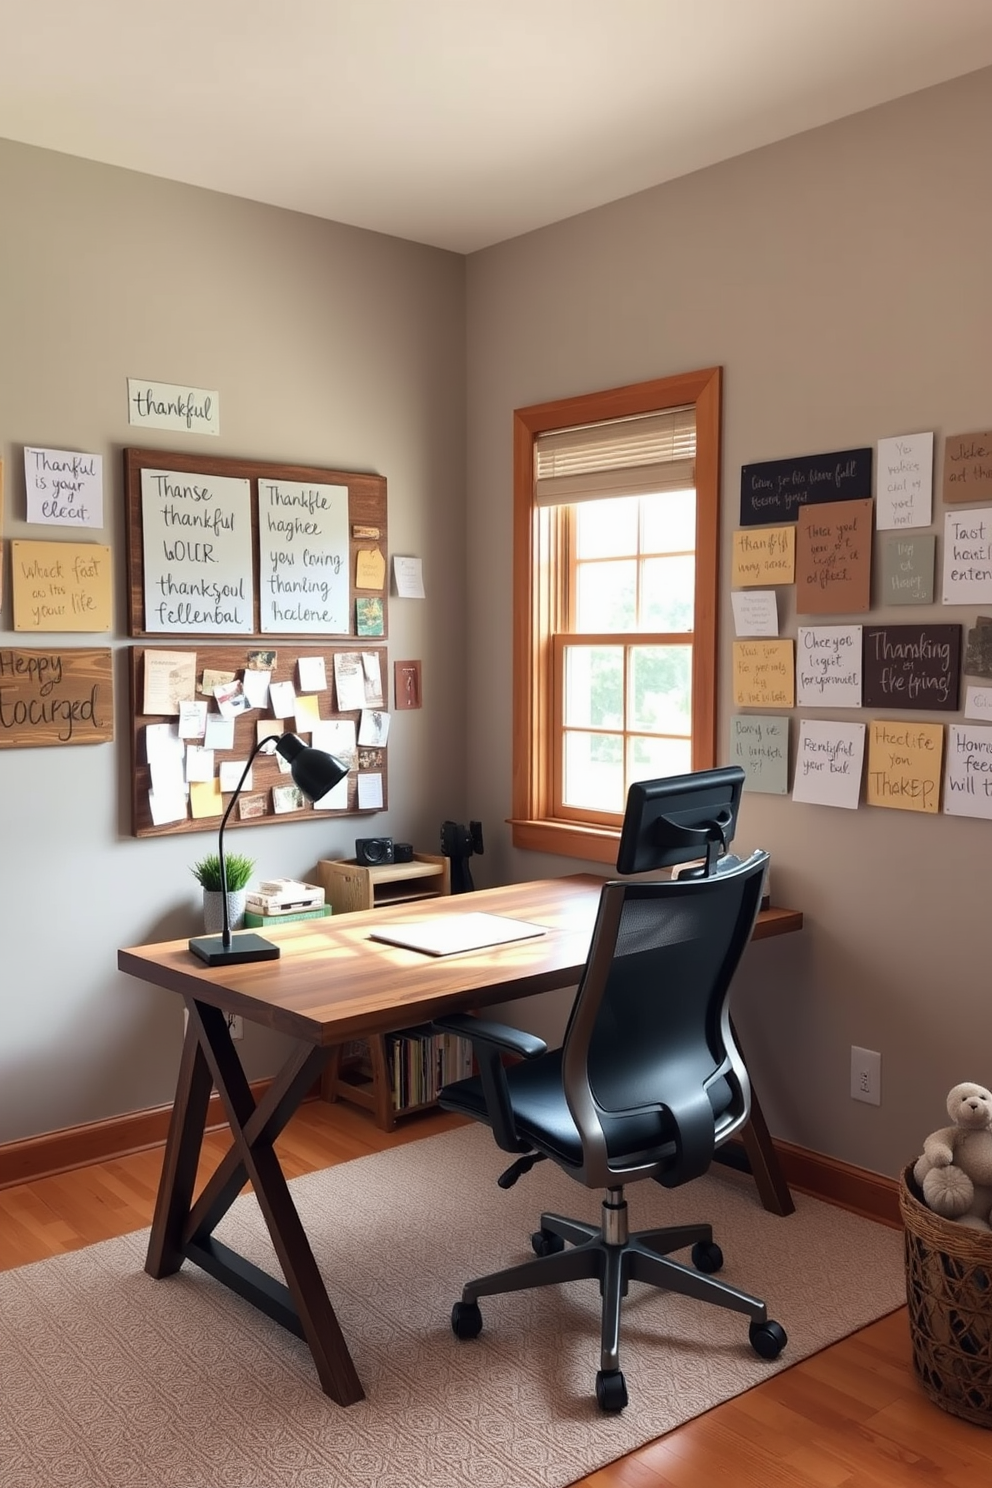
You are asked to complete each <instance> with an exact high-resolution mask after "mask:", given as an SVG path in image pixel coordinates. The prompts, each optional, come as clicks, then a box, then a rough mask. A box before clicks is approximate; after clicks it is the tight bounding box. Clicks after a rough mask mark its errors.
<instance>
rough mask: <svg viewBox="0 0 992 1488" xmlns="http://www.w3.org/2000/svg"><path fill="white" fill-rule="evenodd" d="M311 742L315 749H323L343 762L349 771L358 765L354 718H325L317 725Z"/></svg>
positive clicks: (314, 727)
mask: <svg viewBox="0 0 992 1488" xmlns="http://www.w3.org/2000/svg"><path fill="white" fill-rule="evenodd" d="M310 742H311V744H312V745H313V747H314V749H323V750H325V751H326V752H327V753H328V754H333V755H334V757H335V759H339V760H341V761H342V762H343V763H344V764H346V765H347V766H348V767H349V769H352V770H354V769H356V768H357V765H358V742H357V740H356V737H355V722H354V719H352V718H325V719H321V721H320V722H319V723H315V724H314V726H313V728H312V730H311V738H310Z"/></svg>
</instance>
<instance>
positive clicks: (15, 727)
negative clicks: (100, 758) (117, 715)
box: [0, 646, 114, 749]
mask: <svg viewBox="0 0 992 1488" xmlns="http://www.w3.org/2000/svg"><path fill="white" fill-rule="evenodd" d="M113 737H114V674H113V664H112V657H111V653H110V651H109V649H107V650H99V651H83V650H77V649H76V648H75V647H61V646H52V647H51V648H50V649H43V648H41V647H39V648H38V649H36V650H31V651H15V650H12V649H11V647H9V646H4V647H2V648H0V749H29V748H33V747H34V746H36V745H40V744H104V743H107V742H108V741H109V740H111V739H112V738H113Z"/></svg>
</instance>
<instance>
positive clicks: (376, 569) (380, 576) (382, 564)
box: [355, 548, 386, 589]
mask: <svg viewBox="0 0 992 1488" xmlns="http://www.w3.org/2000/svg"><path fill="white" fill-rule="evenodd" d="M385 578H386V560H385V558H383V556H382V553H381V552H380V551H379V549H378V548H359V550H358V555H357V557H356V558H355V588H356V589H381V588H382V586H383V583H384V582H385Z"/></svg>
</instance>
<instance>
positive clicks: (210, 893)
mask: <svg viewBox="0 0 992 1488" xmlns="http://www.w3.org/2000/svg"><path fill="white" fill-rule="evenodd" d="M224 863H225V867H226V869H227V917H228V923H229V924H230V927H231V929H232V930H240V929H241V927H242V926H243V925H244V922H245V901H246V899H247V897H248V884H249V882H250V881H251V876H252V873H253V872H254V870H255V859H254V858H248V857H245V855H244V853H225V854H224ZM190 872H191V873H192V874H193V877H194V878H195V879H196V881H197V883H198V884H199V885H200V887H201V888H202V889H203V928H204V930H205V931H206V932H207V934H208V935H210V934H213V933H214V932H216V931H219V930H221V929H222V928H223V924H224V910H223V884H222V883H221V875H220V855H219V854H218V853H215V852H213V853H206V854H205V856H204V857H202V858H200V859H199V860H198V861H197V862H195V863H192V864H191V865H190Z"/></svg>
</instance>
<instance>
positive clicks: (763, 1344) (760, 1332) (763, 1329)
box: [748, 1318, 789, 1359]
mask: <svg viewBox="0 0 992 1488" xmlns="http://www.w3.org/2000/svg"><path fill="white" fill-rule="evenodd" d="M748 1338H749V1339H750V1340H751V1347H752V1348H753V1349H754V1352H755V1353H756V1354H759V1355H760V1356H761V1358H762V1359H777V1358H778V1356H779V1354H780V1353H781V1352H782V1350H783V1349H784V1348H785V1345H786V1344H787V1343H788V1341H789V1339H788V1335H787V1334H786V1331H785V1329H784V1328H783V1327H782V1324H781V1323H776V1322H773V1321H772V1319H771V1318H769V1319H768V1321H767V1323H752V1324H751V1326H750V1328H749V1329H748Z"/></svg>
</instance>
